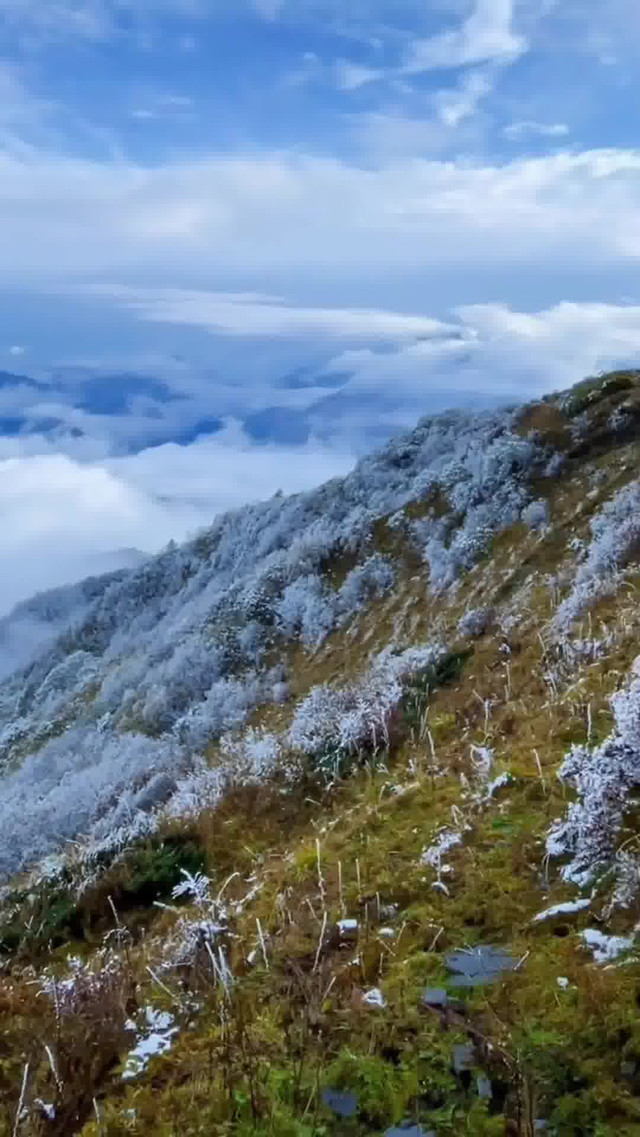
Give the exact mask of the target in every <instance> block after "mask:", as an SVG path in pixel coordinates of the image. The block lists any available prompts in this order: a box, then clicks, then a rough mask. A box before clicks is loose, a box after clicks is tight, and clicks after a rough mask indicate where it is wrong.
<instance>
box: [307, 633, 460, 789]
mask: <svg viewBox="0 0 640 1137" xmlns="http://www.w3.org/2000/svg"><path fill="white" fill-rule="evenodd" d="M445 654H446V653H445V652H444V650H443V649H442V648H440V647H437V646H432V645H429V646H426V647H420V648H409V649H408V650H407V651H405V652H402V653H401V654H394V653H393V651H392V650H391V649H387V650H386V651H384V652H382V653H381V654H380V655H379V656H377V658H376V659H375V660H374V661H373V663H372V664H371V666H370V668H369V670H368V672H367V673H366V674H365V675H364V676H363V678H362V679H361V680H360V681H359V682H358V683H352V684H349V685H348V686H346V687H342V688H333V687H329V686H328V685H326V684H325V685H323V686H320V687H314V688H313V690H312V691H311V692H310V694H309V695H307V697H306V698H305V699H304V700H303V701H302V703H301V704H300V705H299V707H298V708H297V710H296V713H295V716H294V719H293V722H292V724H291V727H290V729H289V732H288V735H287V743H288V745H289V746H291V747H292V749H294V750H299V751H301V752H302V753H303V754H305V755H307V756H308V757H310V758H312V760H313V763H314V766H315V768H316V769H318V770H320V771H321V772H322V773H324V774H325V775H327V776H329V777H330V776H336V775H338V774H340V773H341V772H343V771H344V769H345V767H347V768H348V766H349V765H350V763H351V762H352V761H353V759H354V757H355V756H356V755H357V754H358V753H359V752H361V751H363V750H367V751H370V752H373V753H375V752H376V751H377V750H378V749H379V748H384V747H386V746H388V745H389V741H390V725H391V719H392V715H393V712H394V711H395V710H396V709H397V708H398V707H399V705H400V703H401V701H402V697H403V693H404V687H403V682H404V681H406V680H407V679H408V677H409V676H410V675H412V674H416V673H418V672H421V671H424V670H425V669H427V668H430V667H434V666H435V665H436V664H437V663H438V661H439V660H440V659H442V658H443V656H444V655H445Z"/></svg>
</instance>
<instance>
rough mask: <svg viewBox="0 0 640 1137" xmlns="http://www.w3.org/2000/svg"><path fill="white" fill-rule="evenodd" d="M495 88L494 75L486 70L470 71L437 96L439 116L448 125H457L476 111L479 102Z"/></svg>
mask: <svg viewBox="0 0 640 1137" xmlns="http://www.w3.org/2000/svg"><path fill="white" fill-rule="evenodd" d="M492 90H493V77H492V76H490V75H489V74H488V72H486V71H469V72H467V74H466V75H465V76H464V77H463V78H462V79H461V81H460V82H459V83H458V85H457V87H455V88H453V89H451V90H443V91H439V92H438V94H437V96H436V107H437V111H438V116H439V118H440V119H441V120H442V122H444V123H445V125H446V126H450V127H457V126H459V125H460V123H461V122H463V121H464V119H466V118H469V117H470V116H471V115H473V114H474V113H475V111H476V110H477V108H478V104H479V103H480V101H481V100H482V99H484V98H485V96H486V95H488V94H490V92H491V91H492Z"/></svg>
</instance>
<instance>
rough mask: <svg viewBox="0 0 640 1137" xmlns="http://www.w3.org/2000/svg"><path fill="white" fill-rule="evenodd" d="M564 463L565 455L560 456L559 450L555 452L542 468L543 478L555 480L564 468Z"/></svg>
mask: <svg viewBox="0 0 640 1137" xmlns="http://www.w3.org/2000/svg"><path fill="white" fill-rule="evenodd" d="M566 463H567V459H566V455H564V454H562V453H561V452H560V451H559V450H556V452H555V453H554V454H552V455H551V457H550V458H549V461H548V462H546V463H545V464H544V466H543V467H542V476H543V478H557V477H558V475H559V474H561V473H562V471H563V469H564V467H565V466H566Z"/></svg>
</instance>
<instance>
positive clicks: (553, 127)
mask: <svg viewBox="0 0 640 1137" xmlns="http://www.w3.org/2000/svg"><path fill="white" fill-rule="evenodd" d="M502 133H503V134H504V136H505V138H508V139H509V140H510V141H513V142H519V141H520V139H521V138H524V137H526V135H527V134H534V135H538V136H539V137H540V138H566V136H567V135H568V134H569V127H568V126H567V124H566V122H534V121H529V120H527V121H524V122H512V123H509V125H508V126H505V128H504V130H503V132H502Z"/></svg>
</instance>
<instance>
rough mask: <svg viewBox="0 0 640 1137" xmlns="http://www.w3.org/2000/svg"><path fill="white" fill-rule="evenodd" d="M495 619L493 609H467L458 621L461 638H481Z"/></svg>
mask: <svg viewBox="0 0 640 1137" xmlns="http://www.w3.org/2000/svg"><path fill="white" fill-rule="evenodd" d="M494 619H495V611H494V609H493V608H468V609H467V611H466V612H465V613H464V615H463V616H461V617H460V620H459V621H458V632H459V634H460V635H461V636H471V637H473V636H482V635H484V633H485V632H486V630H487V628H488V627H489V626H490V625H491V624H492V623H493V621H494Z"/></svg>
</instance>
